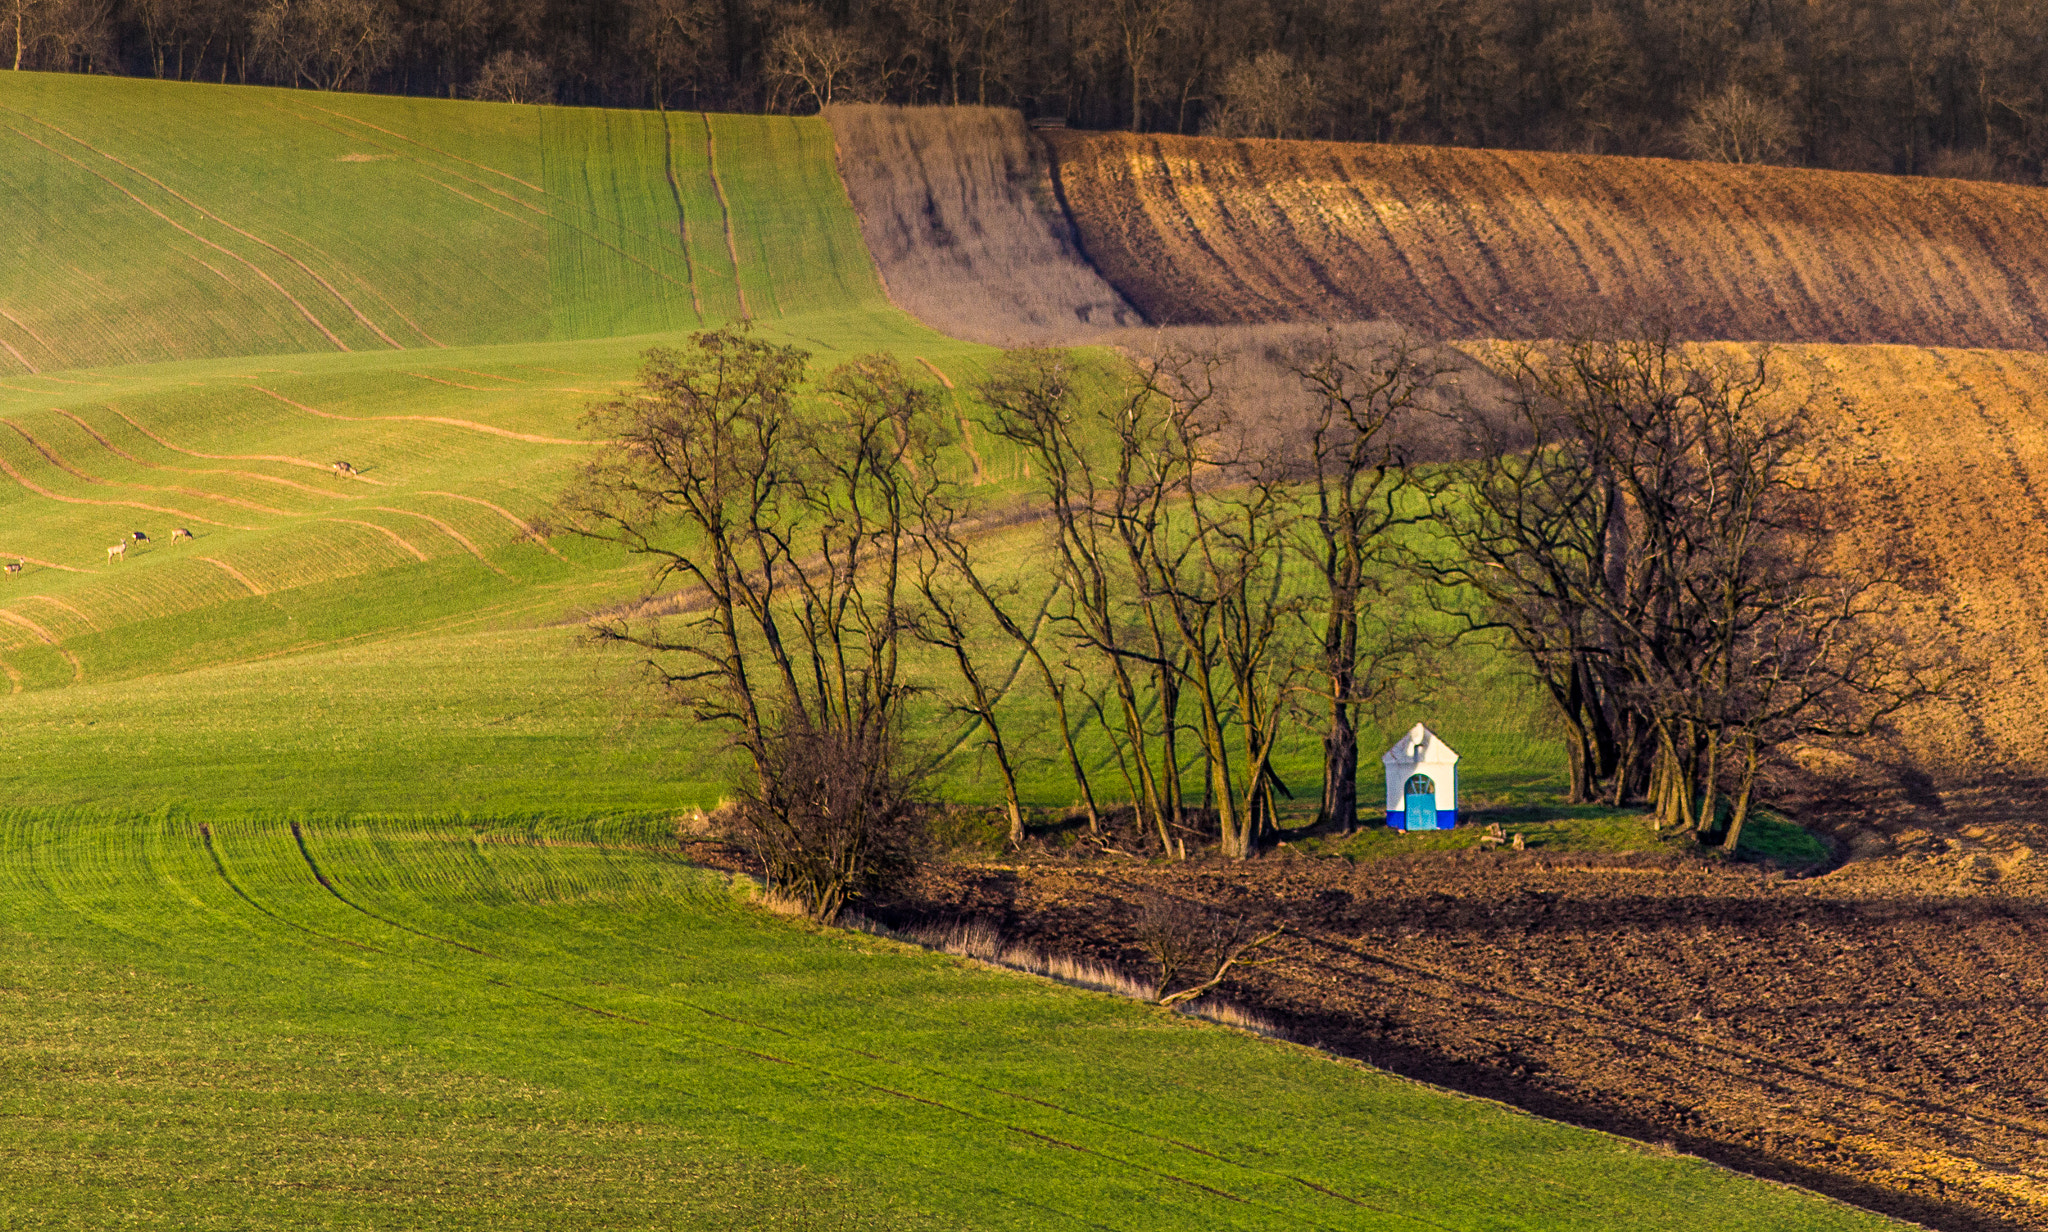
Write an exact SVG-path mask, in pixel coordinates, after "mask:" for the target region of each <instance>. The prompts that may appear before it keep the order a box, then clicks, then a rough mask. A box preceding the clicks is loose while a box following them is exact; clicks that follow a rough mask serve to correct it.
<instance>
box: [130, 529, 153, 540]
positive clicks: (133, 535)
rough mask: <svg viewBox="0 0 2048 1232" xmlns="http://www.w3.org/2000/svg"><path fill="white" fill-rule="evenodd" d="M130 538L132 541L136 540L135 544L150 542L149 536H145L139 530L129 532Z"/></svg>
mask: <svg viewBox="0 0 2048 1232" xmlns="http://www.w3.org/2000/svg"><path fill="white" fill-rule="evenodd" d="M128 537H129V538H130V539H133V540H134V541H135V542H137V543H148V542H149V536H148V535H145V534H143V533H142V532H141V531H139V530H131V531H129V532H128Z"/></svg>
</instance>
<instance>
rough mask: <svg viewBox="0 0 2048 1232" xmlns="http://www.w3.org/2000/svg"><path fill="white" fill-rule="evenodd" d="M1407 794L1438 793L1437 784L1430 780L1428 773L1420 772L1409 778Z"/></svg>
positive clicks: (1425, 794) (1429, 794)
mask: <svg viewBox="0 0 2048 1232" xmlns="http://www.w3.org/2000/svg"><path fill="white" fill-rule="evenodd" d="M1406 794H1408V795H1411V796H1433V795H1435V794H1436V784H1435V783H1434V782H1432V781H1431V780H1430V777H1429V776H1428V775H1426V774H1418V775H1416V776H1415V777H1414V778H1411V779H1409V780H1408V787H1407V793H1406Z"/></svg>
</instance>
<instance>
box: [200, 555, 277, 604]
mask: <svg viewBox="0 0 2048 1232" xmlns="http://www.w3.org/2000/svg"><path fill="white" fill-rule="evenodd" d="M192 559H194V560H203V561H205V562H206V563H207V564H209V565H212V566H213V567H214V568H216V569H218V570H220V571H221V572H222V573H225V574H227V575H228V576H229V577H231V578H233V579H235V580H236V581H237V582H240V583H241V584H242V586H243V587H244V588H245V589H247V590H248V592H249V593H250V594H251V595H253V596H255V597H256V598H258V599H261V598H263V597H264V596H265V595H267V594H269V593H270V592H269V591H267V590H265V589H263V588H262V587H261V586H258V585H257V584H256V583H254V582H252V581H250V580H249V575H248V574H246V573H243V572H242V571H241V570H240V569H237V568H235V567H234V566H233V565H231V564H229V563H228V562H226V561H224V560H220V559H218V558H217V557H212V556H195V557H193V558H192Z"/></svg>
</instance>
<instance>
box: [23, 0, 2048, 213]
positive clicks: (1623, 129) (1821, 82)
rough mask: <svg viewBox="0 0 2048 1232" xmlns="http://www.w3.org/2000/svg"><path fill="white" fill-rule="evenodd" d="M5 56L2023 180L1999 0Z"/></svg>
mask: <svg viewBox="0 0 2048 1232" xmlns="http://www.w3.org/2000/svg"><path fill="white" fill-rule="evenodd" d="M0 67H12V68H17V69H21V68H27V69H49V70H70V71H77V72H93V73H121V74H130V75H137V76H155V77H169V78H179V79H185V80H204V81H216V82H242V83H268V84H277V85H299V86H307V87H312V88H319V89H348V90H372V91H382V92H390V93H400V94H419V95H433V96H445V97H456V96H467V97H477V98H487V99H500V100H505V101H515V102H561V103H576V104H602V105H610V106H629V107H630V106H657V105H666V106H686V107H690V108H711V109H722V110H759V109H765V110H775V111H796V112H810V111H815V110H817V109H818V108H820V107H821V106H824V105H828V104H832V103H845V102H898V103H932V102H937V103H962V102H967V103H980V104H993V105H1003V106H1017V107H1020V108H1022V109H1024V110H1026V111H1027V112H1029V113H1031V114H1034V115H1050V116H1057V117H1063V118H1065V119H1067V120H1068V121H1069V122H1071V123H1074V124H1077V125H1080V126H1085V127H1097V128H1131V129H1136V130H1142V131H1156V132H1172V133H1183V134H1195V133H1217V134H1222V135H1259V136H1269V137H1310V138H1321V139H1334V140H1365V141H1390V142H1413V143H1423V144H1441V145H1459V146H1485V147H1498V148H1521V149H1540V150H1563V151H1576V152H1593V153H1628V154H1659V155H1676V156H1691V157H1699V158H1706V159H1715V160H1722V161H1733V162H1780V163H1790V164H1799V165H1805V166H1813V167H1825V168H1833V169H1837V170H1853V171H1877V172H1889V173H1907V174H1925V175H1937V176H1951V177H1959V178H1972V179H2000V180H2012V181H2018V182H2027V183H2034V182H2039V180H2040V178H2041V174H2042V170H2043V160H2044V155H2048V93H2044V92H2043V91H2042V90H2041V89H2040V88H2039V83H2040V82H2041V81H2042V80H2044V79H2048V3H2043V2H2042V0H2017V2H2008V3H1989V2H1988V0H1960V2H1957V0H1798V2H1794V0H1615V2H1612V3H1608V2H1601V3H1596V2H1594V0H1385V2H1382V3H1374V4H1357V5H1343V4H1325V3H1320V2H1316V0H1113V2H1112V3H1106V4H1104V3H1091V2H1088V0H880V2H873V0H832V2H830V3H824V4H819V3H807V2H805V0H782V2H779V3H770V2H769V0H725V2H724V3H714V2H713V0H0Z"/></svg>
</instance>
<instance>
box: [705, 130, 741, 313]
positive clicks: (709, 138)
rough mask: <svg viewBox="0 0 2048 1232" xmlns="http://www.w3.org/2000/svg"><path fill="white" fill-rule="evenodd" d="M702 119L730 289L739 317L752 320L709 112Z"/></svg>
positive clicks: (707, 167) (706, 164) (706, 161)
mask: <svg viewBox="0 0 2048 1232" xmlns="http://www.w3.org/2000/svg"><path fill="white" fill-rule="evenodd" d="M697 114H698V115H699V116H700V117H701V118H702V119H703V121H704V166H705V169H706V170H708V171H709V172H710V173H711V190H712V191H713V192H715V193H717V194H718V214H719V218H720V219H721V220H722V221H723V222H724V224H725V252H726V255H727V256H729V257H731V258H732V289H733V293H734V294H735V295H738V296H739V299H740V319H741V320H743V321H744V320H752V319H753V316H754V311H753V309H751V308H749V307H747V289H746V288H745V287H743V286H741V285H740V246H739V241H738V240H736V239H734V238H733V234H732V205H731V203H730V202H728V201H727V200H726V199H725V181H723V180H721V179H719V178H718V138H717V137H715V136H713V135H712V132H711V113H710V112H708V111H700V112H698V113H697Z"/></svg>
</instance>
